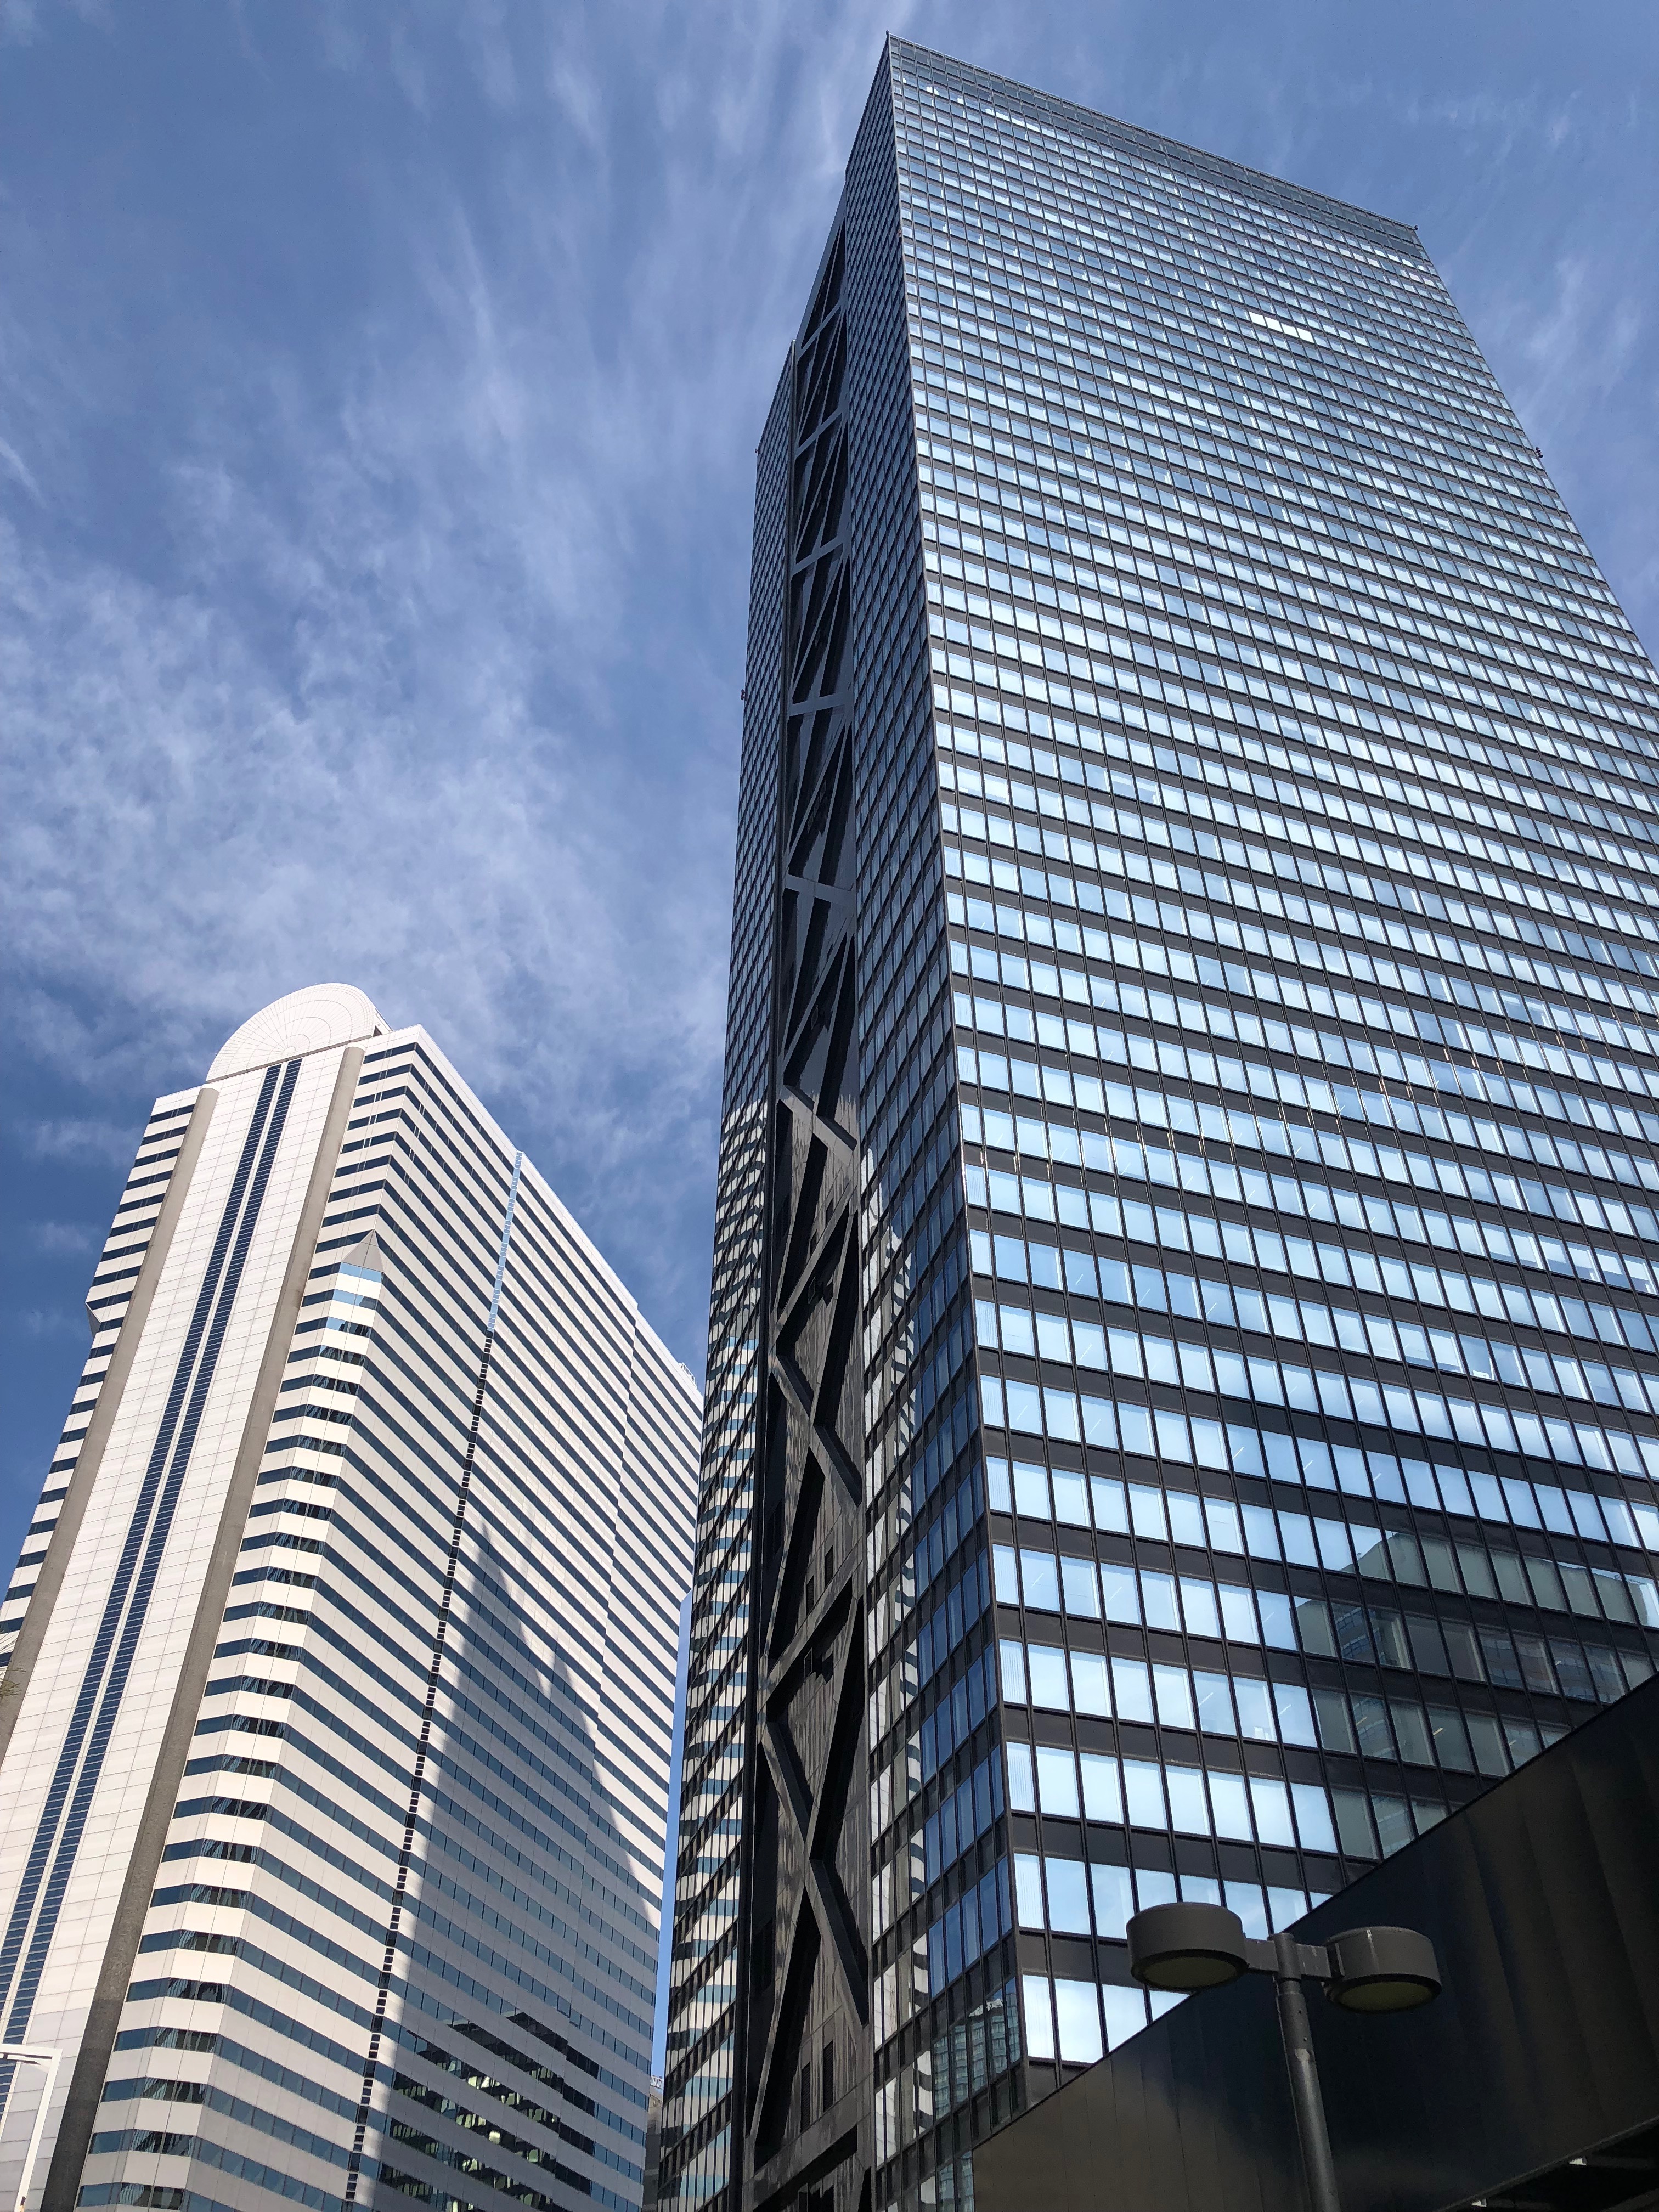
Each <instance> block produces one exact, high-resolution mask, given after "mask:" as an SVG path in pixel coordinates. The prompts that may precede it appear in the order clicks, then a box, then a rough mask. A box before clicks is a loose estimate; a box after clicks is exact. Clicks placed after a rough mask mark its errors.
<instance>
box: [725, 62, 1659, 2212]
mask: <svg viewBox="0 0 1659 2212" xmlns="http://www.w3.org/2000/svg"><path fill="white" fill-rule="evenodd" d="M875 112H879V113H880V118H881V145H880V148H879V150H878V152H877V151H872V137H871V122H870V117H869V116H868V115H867V116H866V128H865V131H864V132H862V133H861V135H860V151H859V153H858V154H857V155H855V157H854V163H853V164H852V165H851V166H850V167H849V169H848V194H847V198H846V200H845V201H844V203H843V209H842V215H841V216H839V217H838V221H839V222H844V224H845V228H846V235H847V238H848V278H847V283H848V301H849V306H848V380H849V389H854V390H856V391H857V392H859V393H860V395H861V398H860V401H859V403H858V404H857V405H855V406H854V410H853V412H854V435H853V436H852V438H851V441H850V445H849V454H850V459H849V479H848V499H849V502H850V503H851V506H852V507H853V511H854V529H853V545H854V611H853V641H852V652H853V657H854V675H853V684H854V696H855V700H856V702H857V727H858V746H859V751H858V758H857V765H856V806H857V815H858V825H859V826H858V837H859V926H858V943H859V986H860V1001H859V1051H860V1144H861V1149H862V1158H861V1182H862V1188H863V1194H864V1206H863V1213H862V1219H861V1224H860V1237H861V1245H860V1252H861V1264H862V1278H863V1279H862V1290H863V1304H862V1324H863V1331H862V1343H861V1351H862V1358H863V1384H864V1399H863V1411H864V1421H865V1455H864V1474H865V1483H866V1519H867V1526H868V1541H867V1547H866V1650H867V1655H868V1662H869V1691H870V1695H869V1714H868V1753H869V1772H870V1784H871V1814H870V1827H871V1840H872V1893H871V1917H870V1929H871V1947H872V2002H871V2010H872V2045H873V2054H872V2055H873V2066H874V2084H875V2095H874V2112H873V2130H872V2145H871V2152H870V2158H871V2163H872V2165H873V2166H874V2167H875V2186H874V2191H873V2197H872V2201H873V2202H874V2203H876V2204H877V2205H878V2206H886V2205H893V2206H897V2205H901V2204H902V2205H903V2206H905V2207H907V2208H909V2207H915V2206H921V2205H926V2206H930V2207H932V2206H941V2205H945V2204H971V2202H972V2193H973V2176H972V2148H973V2145H974V2143H975V2142H976V2141H978V2140H979V2139H980V2138H981V2136H982V2135H983V2134H984V2132H985V2131H986V2130H987V2129H989V2128H990V2127H992V2126H994V2125H996V2124H999V2123H1000V2120H1001V2119H1002V2118H1006V2116H1007V2115H1008V2113H1009V2112H1011V2111H1013V2110H1016V2109H1018V2106H1019V2105H1020V2104H1021V2103H1022V2102H1023V2101H1024V2100H1025V2099H1027V2098H1028V2097H1030V2096H1032V2095H1036V2094H1040V2093H1043V2092H1044V2091H1045V2090H1046V2088H1048V2087H1050V2086H1052V2085H1053V2083H1054V2081H1055V2080H1056V2079H1058V2078H1059V2069H1064V2068H1065V2067H1066V2066H1068V2065H1074V2064H1079V2063H1086V2062H1087V2061H1088V2060H1090V2059H1091V2058H1094V2057H1098V2056H1099V2055H1100V2054H1101V2053H1102V2051H1104V2050H1106V2049H1108V2048H1109V2047H1110V2046H1112V2045H1115V2044H1116V2043H1118V2042H1120V2041H1121V2040H1122V2039H1124V2038H1125V2037H1126V2036H1127V2035H1130V2034H1133V2033H1134V2032H1135V2031H1136V2030H1137V2029H1138V2028H1139V2027H1142V2026H1144V2025H1145V2024H1146V2021H1147V2019H1148V2017H1149V2013H1148V2005H1147V2001H1146V1998H1145V1996H1143V1994H1142V1993H1141V1992H1140V1991H1139V1990H1138V1989H1136V1988H1134V1987H1133V1985H1131V1984H1130V1983H1129V1980H1128V1976H1127V1966H1126V1954H1125V1948H1124V1943H1123V1929H1124V1924H1125V1921H1126V1919H1127V1916H1128V1915H1129V1914H1130V1913H1131V1912H1132V1911H1134V1910H1135V1909H1136V1908H1137V1906H1145V1905H1149V1904H1152V1903H1155V1902H1158V1901H1160V1900H1163V1899H1170V1898H1173V1897H1176V1896H1186V1897H1195V1898H1207V1899H1225V1901H1226V1902H1227V1903H1228V1904H1229V1905H1231V1906H1233V1908H1234V1909H1235V1910H1237V1911H1238V1912H1239V1913H1240V1915H1241V1917H1243V1920H1244V1922H1245V1923H1246V1925H1247V1926H1248V1927H1249V1928H1250V1929H1253V1930H1255V1931H1256V1932H1265V1931H1266V1930H1267V1929H1270V1928H1279V1927H1283V1926H1285V1925H1286V1924H1288V1923H1291V1921H1293V1920H1294V1919H1296V1918H1297V1917H1298V1916H1299V1915H1300V1914H1301V1913H1302V1912H1303V1911H1305V1910H1306V1909H1307V1907H1308V1905H1309V1902H1310V1899H1317V1898H1319V1897H1321V1896H1322V1895H1324V1894H1326V1893H1329V1892H1331V1891H1333V1890H1334V1889H1335V1888H1337V1887H1340V1885H1341V1884H1342V1883H1344V1882H1346V1881H1349V1880H1351V1879H1352V1878H1353V1877H1354V1876H1355V1875H1358V1874H1359V1873H1361V1872H1363V1871H1364V1869H1365V1867H1366V1866H1368V1865H1370V1864H1371V1863H1374V1862H1375V1861H1376V1858H1377V1857H1379V1856H1381V1855H1383V1854H1384V1853H1386V1852H1389V1851H1390V1850H1394V1849H1395V1848H1397V1847H1398V1846H1399V1845H1400V1844H1402V1843H1404V1842H1405V1841H1406V1840H1407V1839H1408V1838H1410V1837H1411V1836H1413V1834H1415V1833H1418V1832H1421V1831H1422V1830H1423V1829H1424V1828H1425V1827H1426V1826H1429V1825H1431V1824H1432V1823H1433V1822H1435V1821H1437V1820H1440V1819H1443V1817H1444V1816H1445V1814H1446V1813H1447V1811H1448V1809H1449V1808H1455V1807H1456V1806H1457V1805H1459V1804H1461V1803H1462V1802H1465V1801H1466V1800H1467V1799H1468V1797H1469V1796H1471V1795H1472V1794H1473V1793H1474V1792H1475V1791H1477V1790H1480V1789H1481V1788H1483V1787H1485V1786H1486V1784H1487V1783H1488V1782H1489V1781H1490V1780H1492V1779H1493V1778H1497V1777H1498V1776H1500V1775H1502V1774H1504V1773H1506V1772H1508V1771H1510V1770H1511V1768H1512V1767H1513V1766H1515V1765H1518V1764H1520V1763H1521V1762H1522V1761H1524V1760H1525V1759H1528V1758H1529V1757H1531V1756H1533V1755H1534V1753H1536V1752H1537V1751H1538V1750H1539V1748H1540V1747H1541V1746H1542V1745H1543V1744H1545V1743H1547V1742H1548V1741H1552V1740H1553V1738H1554V1737H1555V1736H1557V1735H1559V1734H1560V1733H1561V1732H1562V1731H1563V1730H1564V1729H1567V1728H1570V1727H1571V1725H1572V1724H1573V1723H1574V1722H1575V1720H1577V1719H1578V1718H1581V1717H1584V1716H1585V1715H1586V1714H1588V1713H1589V1712H1591V1711H1595V1709H1596V1707H1597V1706H1598V1705H1600V1704H1601V1703H1605V1702H1607V1700H1609V1699H1613V1698H1616V1697H1618V1696H1620V1695H1621V1694H1623V1693H1624V1692H1625V1691H1626V1688H1627V1687H1629V1686H1632V1685H1634V1684H1635V1683H1637V1682H1638V1681H1639V1680H1643V1679H1644V1677H1645V1675H1646V1674H1648V1673H1649V1672H1650V1669H1651V1667H1652V1664H1653V1655H1654V1653H1655V1651H1656V1650H1659V1586H1656V1579H1655V1576H1656V1569H1655V1564H1654V1559H1655V1554H1656V1551H1659V1503H1656V1497H1655V1488H1654V1486H1655V1483H1656V1480H1659V1279H1656V1276H1655V1274H1654V1273H1653V1270H1652V1267H1651V1248H1652V1246H1653V1244H1654V1243H1655V1241H1656V1237H1659V1218H1656V1199H1659V1004H1656V999H1655V979H1656V974H1659V971H1656V968H1655V964H1654V957H1653V955H1652V954H1651V952H1650V950H1649V948H1648V945H1647V944H1646V942H1645V939H1646V936H1647V928H1646V921H1645V916H1646V914H1647V912H1648V910H1649V909H1650V907H1651V902H1652V879H1653V877H1654V874H1655V866H1656V859H1659V835H1656V794H1659V766H1656V763H1659V680H1656V677H1655V673H1654V671H1653V669H1652V667H1651V665H1650V663H1649V662H1648V660H1647V659H1646V657H1645V656H1644V654H1643V653H1642V651H1641V649H1640V647H1639V646H1638V642H1637V641H1636V639H1635V638H1634V636H1633V635H1632V632H1631V630H1630V628H1629V625H1628V623H1626V621H1625V618H1624V617H1623V615H1622V614H1621V612H1620V610H1619V608H1618V606H1617V605H1616V604H1615V602H1614V601H1613V598H1612V595H1611V593H1610V592H1608V590H1607V586H1606V584H1605V582H1604V581H1603V580H1602V579H1601V576H1600V574H1599V573H1598V572H1597V570H1596V568H1595V564H1594V562H1592V561H1591V560H1590V558H1589V556H1588V554H1587V553H1586V551H1585V549H1584V547H1583V544H1582V542H1581V540H1580V539H1579V538H1578V536H1577V532H1576V531H1575V529H1574V528H1573V526H1572V524H1571V520H1570V518H1569V517H1568V516H1567V515H1566V513H1565V511H1564V509H1563V508H1562V506H1561V503H1560V501H1559V499H1558V497H1557V495H1556V494H1555V492H1554V490H1553V487H1552V486H1551V485H1550V483H1548V480H1547V477H1546V476H1545V474H1544V472H1543V470H1542V467H1541V463H1540V460H1539V457H1538V455H1537V453H1535V451H1534V448H1533V447H1531V445H1530V444H1529V442H1528V440H1527V438H1526V436H1525V434H1524V432H1523V431H1522V428H1520V426H1519V424H1518V423H1517V422H1516V419H1515V417H1514V416H1513V414H1512V412H1511V411H1510V409H1509V407H1508V406H1507V404H1505V402H1504V398H1503V395H1502V393H1501V392H1499V391H1498V387H1497V386H1496V384H1495V383H1494V381H1493V380H1492V376H1491V374H1490V372H1489V371H1488V369H1487V368H1486V364H1485V363H1484V362H1483V361H1482V360H1481V358H1480V354H1479V352H1478V350H1477V349H1476V348H1475V346H1474V343H1473V341H1472V340H1471V338H1470V337H1469V335H1468V331H1466V330H1465V329H1464V327H1463V325H1462V322H1461V320H1460V319H1459V317H1458V315H1457V313H1456V311H1455V307H1453V305H1452V303H1451V301H1450V300H1449V297H1448V295H1447V294H1446V292H1445V290H1444V288H1443V285H1442V283H1441V282H1440V280H1439V278H1438V276H1437V273H1436V272H1435V270H1434V269H1433V267H1432V265H1431V263H1430V262H1429V260H1428V258H1427V257H1426V255H1425V252H1424V251H1423V249H1422V246H1421V245H1420V243H1419V240H1418V239H1417V237H1416V235H1415V234H1414V233H1413V231H1411V230H1409V229H1408V228H1405V227H1404V226H1402V225H1400V224H1398V223H1395V222H1389V221H1388V220H1386V219H1385V218H1383V217H1380V216H1372V215H1369V214H1367V213H1365V212H1364V211H1363V210H1358V209H1352V208H1348V207H1345V206H1342V205H1340V204H1338V203H1335V202H1333V201H1330V200H1328V199H1323V198H1322V197H1318V196H1316V195H1314V194H1311V193H1308V192H1304V191H1300V190H1298V189H1297V187H1295V186H1293V185H1286V184H1282V183H1280V182H1278V181H1277V180H1274V179H1269V178H1264V177H1261V176H1258V175H1255V173H1251V172H1249V171H1246V170H1243V169H1241V168H1238V167H1236V166H1234V165H1232V164H1230V163H1226V162H1224V161H1218V160H1215V159H1213V158H1212V157H1210V156H1208V155H1203V154H1201V153H1198V152H1195V151H1194V150H1193V149H1188V148H1184V147H1181V146H1177V145H1175V144H1172V143H1170V142H1167V141H1164V140H1159V139H1157V138H1154V137H1150V136H1149V135H1148V134H1146V133H1144V132H1140V131H1135V130H1133V129H1131V128H1129V127H1127V126H1125V125H1119V124H1116V123H1114V122H1111V121H1109V120H1108V119H1106V118H1101V117H1097V116H1092V115H1089V114H1086V113H1085V112H1082V111H1080V110H1078V109H1076V108H1073V107H1071V106H1067V105H1066V103H1064V102H1060V101H1056V100H1049V99H1046V98H1044V97H1043V96H1042V95H1040V94H1034V93H1030V92H1028V91H1025V90H1024V89H1022V88H1018V87H1017V86H1013V85H1010V84H1007V83H1006V82H1002V81H1000V80H998V79H995V78H993V77H990V76H985V75H983V74H981V73H979V72H976V71H974V70H969V69H966V68H963V67H962V66H960V65H958V64H955V63H953V62H950V61H948V60H945V59H944V58H941V57H939V56H936V55H931V54H927V53H925V52H921V50H919V49H917V48H915V47H911V46H906V45H903V44H901V43H899V42H896V41H890V44H889V46H888V50H887V56H886V58H885V61H884V66H883V71H882V73H881V74H880V75H879V76H878V82H877V88H876V92H875V94H874V96H873V99H872V113H875ZM889 204H890V205H891V206H892V207H893V208H894V209H895V210H896V226H897V232H898V240H899V256H898V259H899V262H900V264H901V266H902V284H903V300H902V318H903V339H904V343H903V346H902V352H903V354H904V355H905V356H906V359H905V362H904V365H903V368H902V371H901V372H900V373H898V374H893V373H892V331H893V326H894V323H895V319H896V316H897V314H898V313H899V310H900V306H901V303H900V302H899V301H897V299H896V297H894V296H893V286H892V281H891V276H890V263H889V261H888V259H887V258H885V257H886V255H887V246H886V243H885V241H886V239H887V237H888V235H889V234H888V233H887V232H886V231H884V228H883V210H884V209H885V208H886V207H887V206H888V205H889ZM757 544H758V540H757ZM758 574H759V572H758V570H757V577H758ZM766 604H767V602H766V601H765V599H764V597H763V595H761V594H760V593H759V592H758V586H757V621H758V622H759V623H762V625H763V623H764V621H765V619H766V617H765V613H764V609H765V605H766ZM924 634H925V637H926V647H925V659H924V657H923V648H922V642H921V641H922V637H923V635H924ZM734 973H735V970H734ZM709 2064H710V2069H711V2076H712V2089H711V2093H712V2095H713V2096H714V2097H716V2098H718V2096H719V2095H720V2093H721V2091H722V2089H723V2087H724V2076H723V2075H721V2073H720V2054H719V2053H718V2052H716V2053H715V2054H714V2056H713V2057H711V2060H710V2062H709ZM715 2185H716V2186H717V2185H718V2184H715ZM837 2187H839V2184H837Z"/></svg>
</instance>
